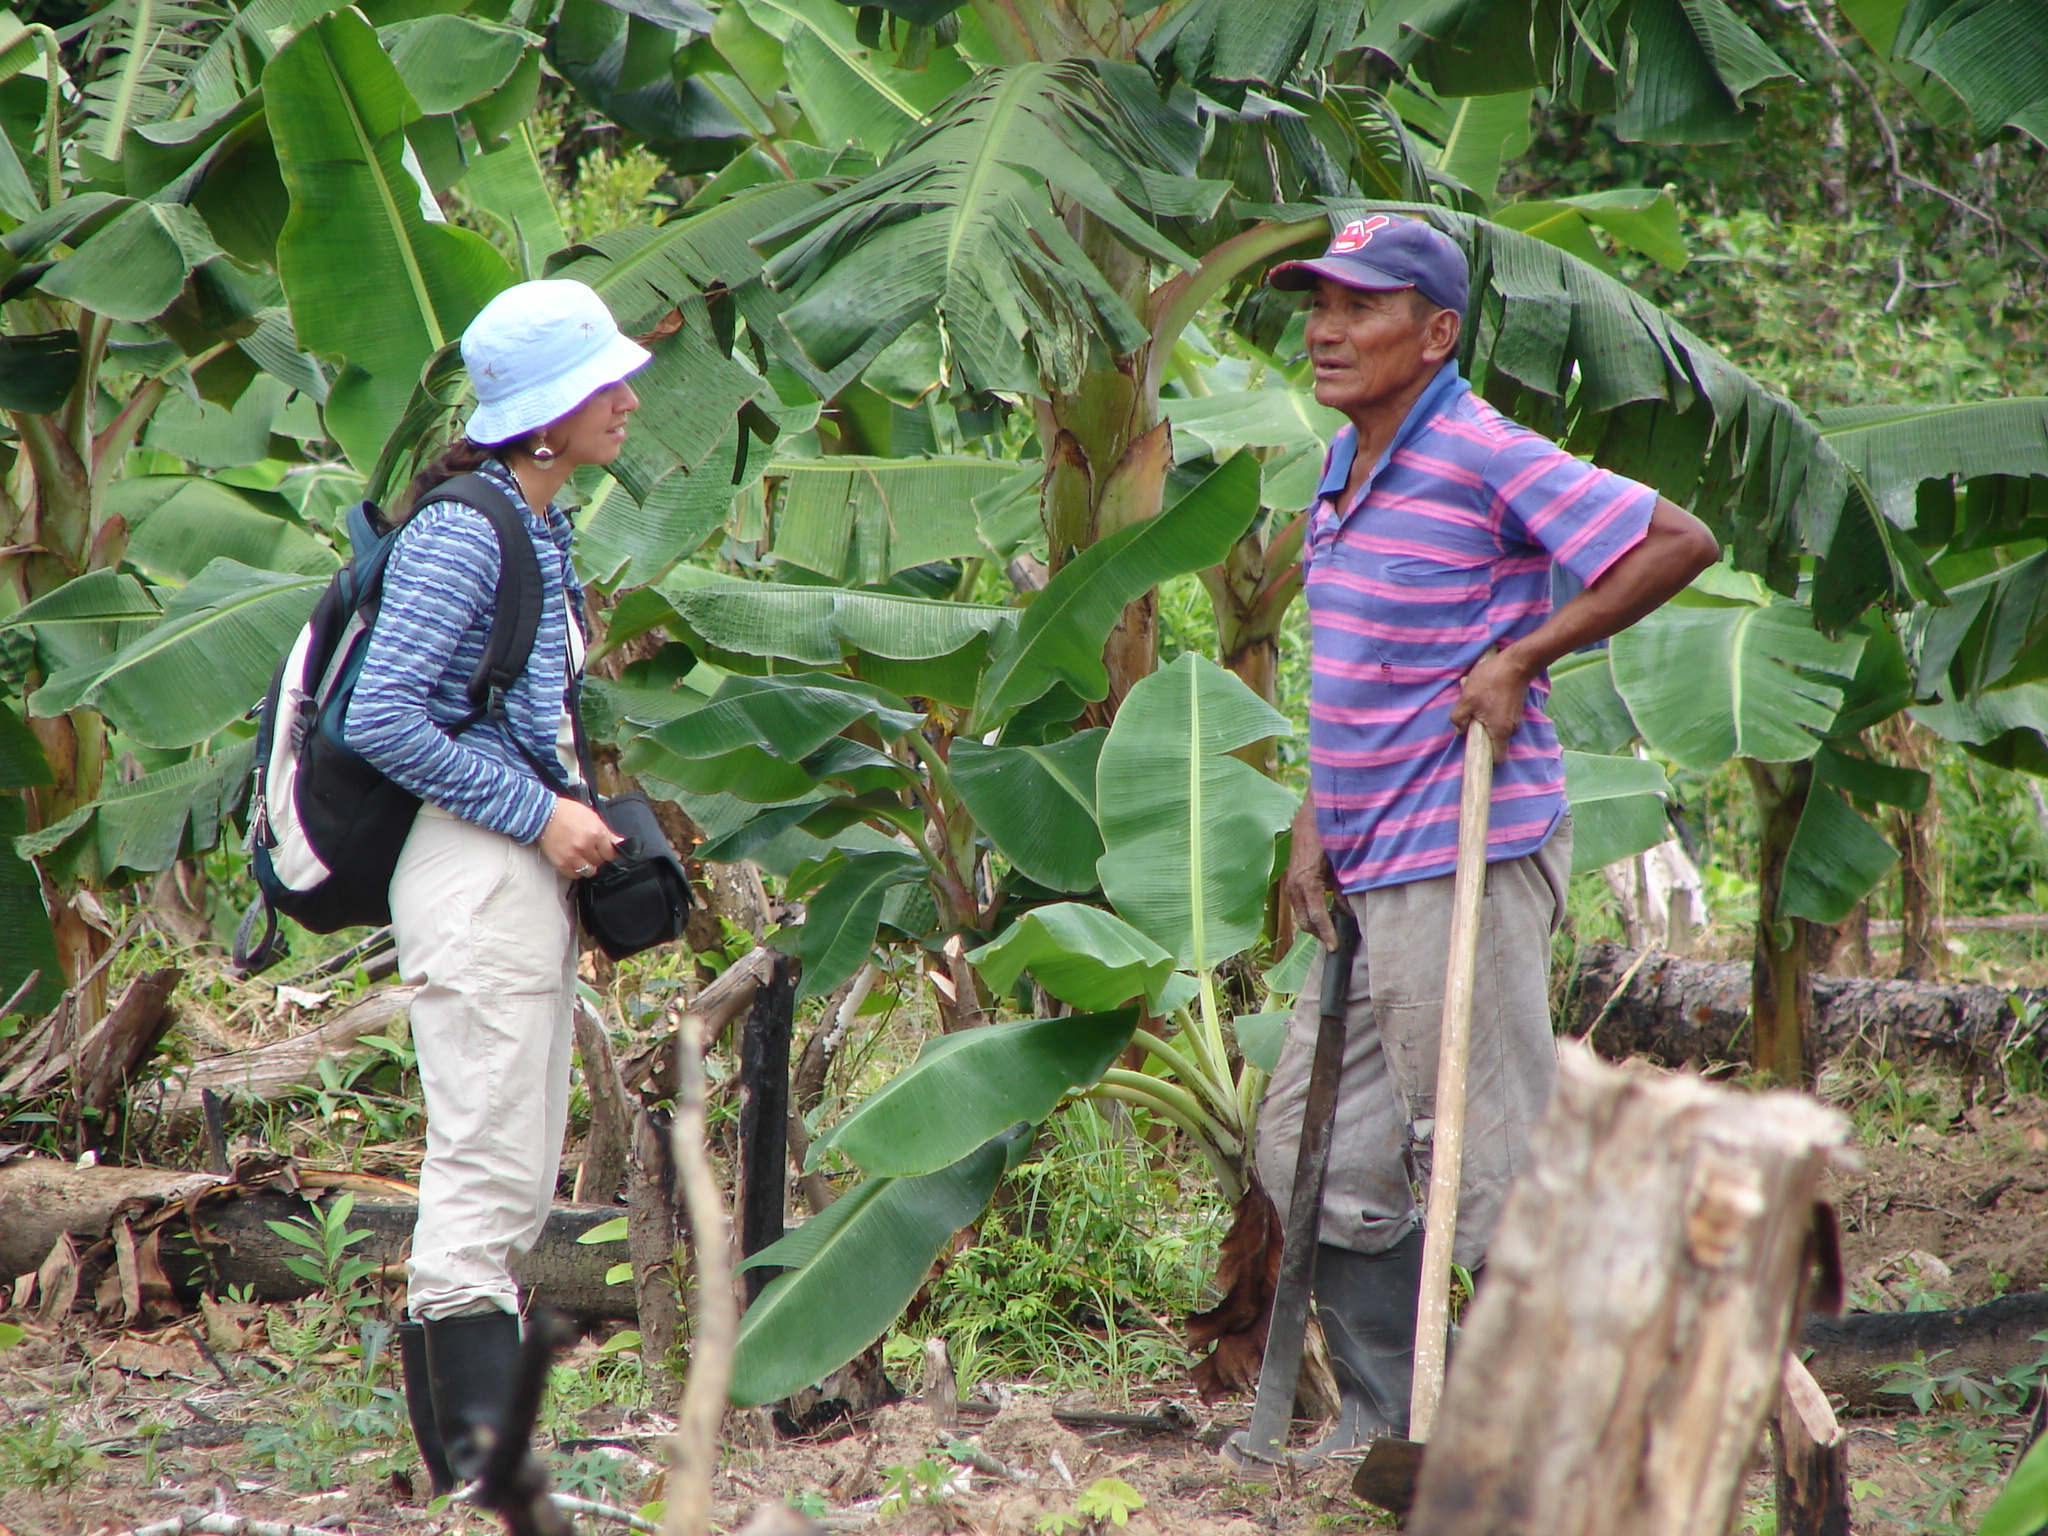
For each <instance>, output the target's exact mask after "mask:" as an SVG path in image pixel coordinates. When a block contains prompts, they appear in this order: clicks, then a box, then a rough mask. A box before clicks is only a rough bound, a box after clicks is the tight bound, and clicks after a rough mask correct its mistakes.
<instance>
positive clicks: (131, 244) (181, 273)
mask: <svg viewBox="0 0 2048 1536" xmlns="http://www.w3.org/2000/svg"><path fill="white" fill-rule="evenodd" d="M219 254H220V246H219V245H218V244H217V243H216V242H215V240H214V238H213V232H212V231H211V230H210V229H208V228H207V227H206V221H205V220H204V219H203V218H201V217H200V216H199V215H198V214H197V213H195V212H194V211H193V210H192V209H190V208H188V207H186V206H185V205H184V204H183V203H178V202H170V201H165V202H144V203H133V204H131V205H130V206H129V207H128V209H127V210H126V211H125V212H124V213H122V214H121V215H120V217H118V218H116V219H115V220H114V221H113V222H112V223H111V224H108V225H106V226H105V227H104V228H102V229H101V230H99V231H98V232H97V233H96V234H94V235H93V236H92V237H91V238H90V239H88V240H86V241H85V242H84V244H82V245H81V246H80V247H79V248H78V250H77V252H76V253H75V254H73V255H71V256H67V257H65V258H64V259H63V260H62V261H60V262H58V263H57V264H56V265H55V266H53V267H51V268H50V269H49V270H48V271H47V272H45V273H43V274H42V276H41V277H40V278H38V279H37V281H36V286H37V287H39V288H40V289H42V291H43V292H45V293H50V294H55V295H56V296H57V297H59V298H64V299H70V300H71V301H72V302H73V303H75V304H77V305H79V306H80V307H81V308H84V309H88V310H91V311H92V312H93V313H95V314H100V315H105V316H106V317H107V318H108V319H110V320H130V321H135V320H152V319H154V318H156V316H158V315H160V314H162V313H163V312H164V311H165V310H166V309H168V308H169V307H170V306H171V303H172V301H173V300H175V299H176V298H177V297H178V294H179V292H180V291H181V290H182V289H183V288H184V286H185V279H186V277H187V275H189V274H190V272H191V271H192V269H193V268H194V267H197V266H200V265H202V264H204V263H205V262H208V261H211V260H212V259H213V258H214V257H216V256H218V255H219Z"/></svg>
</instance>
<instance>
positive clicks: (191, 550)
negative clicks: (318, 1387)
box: [0, 0, 789, 1016]
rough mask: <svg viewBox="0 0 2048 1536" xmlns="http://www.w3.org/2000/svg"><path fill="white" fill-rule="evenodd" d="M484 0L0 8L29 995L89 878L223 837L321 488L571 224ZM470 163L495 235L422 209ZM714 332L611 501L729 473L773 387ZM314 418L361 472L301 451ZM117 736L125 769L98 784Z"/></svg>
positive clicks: (664, 363)
mask: <svg viewBox="0 0 2048 1536" xmlns="http://www.w3.org/2000/svg"><path fill="white" fill-rule="evenodd" d="M487 9H489V8H487ZM501 10H502V8H497V9H495V10H491V12H490V14H485V15H473V14H466V13H463V12H461V10H460V9H459V8H443V9H442V11H441V12H440V13H438V14H435V15H432V16H422V17H418V18H413V19H406V20H400V21H396V22H392V23H390V24H387V25H384V26H381V27H380V26H374V25H372V23H371V22H370V20H368V19H367V18H366V17H365V15H364V14H363V13H361V12H359V11H356V10H350V9H342V10H338V11H336V10H331V8H326V7H318V6H311V5H299V6H295V7H286V8H284V9H283V10H279V9H278V8H276V7H257V8H253V9H251V10H247V11H244V10H241V9H238V8H236V7H233V6H229V7H196V6H191V5H187V4H183V3H181V0H121V3H118V4H115V5H110V6H107V7H105V8H103V9H102V11H101V12H100V13H99V14H98V15H97V16H96V17H95V19H94V21H93V24H92V25H91V26H90V27H88V28H86V29H85V30H84V32H83V33H82V35H81V36H80V37H79V38H78V39H77V40H76V41H75V42H74V43H73V44H72V45H71V46H70V47H65V46H63V45H62V44H61V43H60V40H59V39H58V38H57V37H56V35H55V34H54V33H52V32H50V30H49V29H48V28H46V27H42V26H40V25H31V26H24V25H23V24H22V23H21V22H20V21H19V20H18V19H16V18H14V17H13V16H11V15H9V14H5V13H0V119H5V121H4V123H0V126H4V127H5V128H6V130H7V132H6V133H5V134H0V139H4V140H5V148H4V149H0V266H4V269H5V272H6V274H7V277H8V290H7V291H8V293H9V294H10V295H11V297H10V298H9V300H8V301H7V303H6V304H5V306H4V312H0V411H5V413H6V415H7V420H8V423H9V426H10V427H11V429H12V432H11V443H12V445H13V446H11V447H10V448H9V449H7V450H6V453H5V455H4V459H5V463H4V465H0V468H4V470H5V487H4V490H0V717H4V718H0V737H4V739H5V740H6V742H7V743H8V747H7V751H6V762H5V764H4V766H0V784H4V786H5V791H6V798H5V801H4V806H0V834H6V843H5V846H4V847H0V883H4V884H5V886H6V888H7V889H9V890H10V891H34V892H36V893H37V894H38V896H39V897H40V900H38V901H36V902H34V903H32V904H28V903H25V904H24V906H23V921H21V922H19V923H16V922H11V921H10V922H8V923H7V924H6V925H5V926H4V928H0V986H4V987H5V988H6V989H7V992H8V993H9V994H10V995H11V994H12V993H13V992H14V991H15V990H16V989H17V987H18V986H19V985H20V983H21V982H22V981H23V980H24V979H25V978H26V977H28V976H29V975H30V974H34V975H35V976H36V978H37V981H36V985H35V986H34V987H33V988H31V989H30V991H29V993H27V994H26V995H25V997H24V998H23V1006H27V1007H47V1006H49V1005H50V1004H52V1003H53V1002H54V1001H55V999H56V996H57V994H58V993H59V992H60V991H61V990H62V988H63V987H64V986H65V984H66V983H67V982H70V981H74V980H76V979H78V978H79V977H81V976H89V975H91V974H92V973H93V971H94V967H93V961H94V959H95V958H96V956H97V955H98V954H99V953H100V951H101V950H102V948H103V947H104V944H105V942H106V938H105V935H104V934H103V933H101V932H100V931H99V930H98V928H97V927H95V926H94V924H93V922H92V920H91V919H90V917H89V915H88V913H87V911H86V910H85V909H84V908H82V907H81V905H80V903H79V901H78V900H77V899H75V898H76V896H77V893H78V892H79V891H81V890H82V889H85V888H87V887H89V886H91V885H94V884H100V883H119V882H121V881H124V880H126V879H130V878H133V877H135V876H136V875H138V874H146V873H150V872H153V871H156V870H160V869H163V868H166V867H168V865H169V864H171V863H172V862H175V861H176V860H178V859H180V858H187V857H190V856H192V855H194V854H195V853H198V852H200V851H203V850H204V849H205V848H207V847H210V846H212V844H213V842H214V841H215V840H216V838H217V837H218V836H219V835H220V831H221V828H222V826H223V825H224V823H225V818H226V817H227V816H229V815H231V814H232V813H233V812H234V811H235V810H236V809H237V806H238V802H239V788H238V785H239V783H240V781H241V780H242V779H243V778H244V777H246V775H245V773H244V772H243V768H244V766H245V760H246V756H247V740H246V738H247V734H248V727H247V725H246V723H245V722H244V720H243V717H244V716H245V715H246V713H247V712H248V711H249V709H250V708H251V706H252V705H253V704H254V702H255V701H256V700H257V699H258V698H259V697H260V696H261V693H262V691H263V688H264V686H265V684H266V682H267V680H268V676H269V673H270V671H271V669H272V668H273V667H274V666H275V664H276V660H277V657H278V656H279V655H280V654H281V653H282V650H283V648H284V647H285V645H286V644H287V643H288V641H289V637H290V635H291V633H292V631H293V630H294V629H296V627H297V626H298V625H299V623H300V622H302V620H303V619H304V617H305V614H306V613H307V612H308V611H309V610H310V608H311V605H312V603H313V601H314V598H315V597H316V596H317V593H318V590H319V588H320V586H321V585H322V583H323V582H324V581H325V579H326V577H327V576H328V574H330V573H331V572H332V570H333V569H334V568H335V565H336V562H337V551H336V548H335V542H336V540H335V530H334V523H335V521H336V519H335V518H334V516H333V508H334V505H335V503H336V502H337V500H346V499H349V498H350V496H351V494H352V493H356V492H359V491H360V489H361V477H362V476H363V475H364V474H372V475H374V472H375V469H376V467H377V466H378V464H379V461H380V459H381V458H382V456H383V453H382V450H383V448H384V445H385V444H386V442H387V440H389V439H390V438H391V437H392V436H393V435H394V432H395V431H396V429H398V428H400V426H401V418H402V417H404V416H406V414H407V412H408V410H409V408H410V403H411V402H412V401H413V399H414V396H415V394H416V393H417V391H418V387H419V383H420V379H421V375H422V372H423V370H426V371H430V372H431V371H432V369H431V367H430V365H432V364H433V363H434V362H435V360H436V359H437V358H439V359H443V360H444V361H445V358H446V356H447V355H448V353H449V352H450V349H451V346H452V342H453V340H454V338H455V337H456V336H457V335H459V333H460V331H461V329H462V327H463V326H464V325H465V324H466V323H467V322H468V320H469V319H470V317H471V316H473V315H474V314H475V313H476V311H477V310H478V309H479V308H481V306H482V305H483V304H484V303H485V302H486V301H487V300H488V299H489V298H490V297H491V296H492V295H493V294H494V293H496V292H497V291H498V290H499V289H501V288H502V287H504V286H505V285H506V284H508V283H510V282H512V281H515V280H516V279H517V278H518V277H519V276H521V275H522V274H524V273H527V272H531V271H533V270H535V269H536V266H537V263H539V262H540V261H542V260H544V259H545V257H546V256H547V255H548V254H549V253H550V252H551V251H552V250H553V249H554V248H555V247H556V246H559V244H560V234H559V230H558V229H555V230H554V232H553V233H552V234H550V232H549V231H550V228H551V227H552V221H553V218H554V215H553V210H552V205H551V203H550V202H549V198H548V194H547V192H546V189H545V186H544V184H543V183H542V180H541V177H540V172H539V168H538V163H537V161H536V159H535V156H534V150H533V143H532V137H531V134H530V133H529V132H528V130H527V128H526V124H525V120H526V118H527V117H528V115H529V114H530V113H531V111H532V109H533V107H534V104H535V100H536V92H537V89H538V85H539V78H540V48H541V44H542V42H543V39H542V37H541V36H539V35H538V34H535V33H533V32H529V31H527V30H525V29H524V27H523V26H521V25H520V24H519V23H520V21H521V20H522V19H524V18H525V12H524V9H523V8H521V9H520V10H519V11H518V14H517V15H515V16H514V17H513V19H511V20H509V21H508V20H505V19H502V18H501V16H500V15H499V11H501ZM16 76H21V77H24V81H26V80H27V79H29V78H31V77H33V78H34V79H36V80H37V81H39V82H40V83H42V84H45V85H46V86H47V89H46V90H43V89H38V90H23V89H20V88H19V87H20V85H21V83H23V82H19V81H17V82H15V83H14V84H13V85H11V86H10V85H9V82H10V81H14V77H16ZM30 143H33V144H36V145H39V146H41V147H42V149H43V154H42V156H41V157H40V159H39V160H34V163H31V162H30V161H25V160H23V159H22V157H21V153H20V151H18V150H17V149H16V148H15V146H16V145H17V144H30ZM31 159H32V160H33V159H34V157H31ZM472 172H474V173H475V180H474V181H473V182H469V183H467V184H466V186H465V190H466V193H467V200H468V201H469V203H470V205H471V207H472V208H474V209H477V210H478V211H479V212H481V213H483V214H485V215H487V216H490V217H493V218H497V219H499V220H500V222H501V224H502V226H503V232H504V235H505V240H504V244H505V245H506V246H507V248H508V249H509V250H510V252H511V258H510V259H508V256H507V255H506V254H505V253H503V252H501V251H500V249H498V248H497V247H496V246H494V245H493V244H492V243H491V242H489V241H487V240H486V239H484V238H483V237H482V236H480V235H478V234H476V233H474V232H473V231H471V230H469V229H465V228H460V227H458V226H456V225H454V224H451V223H450V222H448V221H447V219H446V218H445V217H444V215H443V214H442V211H441V208H440V205H439V202H438V200H437V194H439V193H442V192H445V191H447V190H449V189H450V188H451V187H453V186H455V185H456V184H457V183H459V182H463V181H464V178H465V177H467V176H469V175H470V174H471V173H472ZM788 206H789V205H788V204H787V203H785V204H783V205H781V207H782V211H783V212H787V211H788ZM366 275H368V276H369V277H370V278H371V279H372V280H373V281H375V282H376V283H377V285H378V292H377V296H376V299H375V302H367V303H366V302H365V299H364V287H363V285H364V280H365V277H366ZM697 291H698V290H697V289H696V288H695V287H691V288H690V293H691V295H692V296H693V297H694V296H695V294H696V292H697ZM674 302H675V301H673V300H670V301H666V302H664V303H662V304H661V305H660V306H659V308H658V309H656V310H655V312H654V313H651V314H644V316H643V318H644V320H645V324H646V325H647V326H652V325H653V324H654V322H655V321H656V320H658V319H659V318H660V314H661V313H662V312H665V311H666V310H667V309H669V308H671V307H673V303H674ZM698 304H699V307H700V308H701V300H699V301H698ZM647 308H649V306H646V305H642V306H641V309H642V310H643V311H645V310H646V309H647ZM698 318H702V317H698ZM711 335H712V327H711V324H710V322H709V320H708V318H704V319H703V323H702V325H700V326H698V327H695V328H693V327H691V326H688V325H685V326H683V327H681V328H679V329H678V330H677V331H676V332H675V333H674V334H673V335H670V336H668V337H667V338H666V339H664V340H663V341H662V342H661V343H660V346H659V348H658V353H659V355H658V357H657V364H656V371H657V372H659V373H661V374H662V377H663V382H664V384H665V386H666V390H665V398H664V399H663V400H662V401H660V402H658V403H657V408H656V409H655V410H653V411H652V412H650V413H648V414H647V415H646V417H645V420H646V424H647V430H646V431H645V432H644V433H642V434H639V436H638V441H637V443H636V457H635V458H634V459H633V460H632V462H631V463H629V464H627V465H624V466H622V471H621V482H622V483H624V484H627V485H628V486H629V489H628V491H627V492H626V493H624V494H621V495H620V496H619V497H618V498H617V504H618V512H617V517H618V520H620V521H625V522H631V521H632V518H631V517H630V516H629V514H628V513H627V512H626V510H625V509H626V507H627V505H628V503H631V504H632V505H633V506H634V507H635V508H638V507H639V506H640V505H641V504H642V503H647V502H651V503H653V504H654V505H655V510H656V515H657V516H667V515H670V514H672V513H673V512H674V511H675V510H676V507H677V504H678V503H681V502H685V501H687V499H688V498H687V497H684V496H682V495H680V494H679V491H680V488H681V487H682V486H683V485H684V476H685V475H686V474H687V472H689V471H690V470H693V469H695V468H696V467H698V466H699V465H700V464H701V463H702V462H703V461H704V460H706V459H708V458H712V457H715V456H716V452H717V450H718V449H719V448H720V447H721V446H723V447H725V448H726V449H727V450H728V459H727V462H726V465H725V468H726V471H727V475H726V478H727V481H728V482H730V480H731V478H732V474H731V469H732V459H733V455H732V453H731V444H732V440H733V438H734V435H735V434H734V430H733V418H734V416H735V414H736V412H737V411H738V410H739V409H740V407H741V406H742V405H744V404H745V403H746V402H747V401H748V400H750V399H751V398H752V397H753V396H754V395H755V394H757V393H759V392H760V391H761V390H762V388H763V387H764V386H763V384H762V381H761V380H760V378H759V376H758V374H757V373H755V372H754V371H752V370H750V369H747V368H745V367H743V366H741V365H737V364H733V363H732V362H731V361H730V359H729V357H727V356H725V355H724V354H723V353H722V352H721V351H720V350H719V349H718V348H717V347H716V346H714V345H712V344H711V343H710V342H708V341H707V340H706V338H707V337H710V336H711ZM441 371H442V374H443V382H444V383H445V372H446V370H445V367H444V368H443V369H442V370H441ZM677 401H680V402H682V403H676V402H677ZM721 416H722V419H720V418H721ZM415 424H416V425H417V424H419V423H418V422H415ZM763 424H764V426H767V425H770V424H769V423H767V421H766V418H765V417H764V418H763ZM329 442H333V443H337V444H339V445H340V447H341V448H342V450H343V451H344V453H345V454H347V455H348V456H349V457H350V458H352V459H353V460H354V478H353V480H352V479H351V475H350V472H349V467H348V466H347V465H342V466H332V465H330V466H328V467H320V465H319V464H318V460H320V459H321V458H322V457H323V453H325V452H331V450H327V449H326V445H327V444H328V443H329ZM307 461H313V462H307ZM298 464H303V465H304V467H302V468H295V467H294V466H295V465H298ZM707 478H708V477H707ZM381 488H382V486H381V484H380V489H381ZM697 499H698V500H700V501H701V500H703V499H705V498H704V497H703V496H702V494H701V490H700V491H699V494H698V497H697ZM729 502H730V486H729V483H728V487H727V490H726V493H725V495H723V496H721V497H718V498H716V506H717V513H718V516H719V517H721V518H722V517H723V515H724V514H725V512H726V511H727V509H728V504H729ZM124 756H129V757H133V758H134V759H135V760H136V761H137V762H138V764H139V766H140V767H141V769H142V773H141V776H140V777H139V778H137V779H134V780H133V781H132V782H127V783H123V784H120V785H118V786H115V785H113V784H112V783H111V780H110V775H109V767H110V765H111V764H112V763H113V762H114V761H116V760H117V759H119V758H121V757H124ZM17 839H19V841H17ZM24 858H25V859H28V860H32V861H33V863H23V862H21V861H22V860H23V859H24ZM32 908H33V909H37V910H32ZM103 989H104V982H103V980H102V981H94V982H92V983H91V984H90V990H91V991H92V992H93V993H94V995H93V996H89V997H88V998H87V999H86V1007H87V1010H88V1012H90V1011H91V1010H92V1009H93V1008H94V1007H95V1006H97V1004H98V1003H99V1002H100V1001H101V1000H102V999H101V998H100V997H99V995H98V994H99V993H100V992H102V991H103ZM95 1016H96V1015H95Z"/></svg>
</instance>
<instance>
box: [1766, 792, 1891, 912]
mask: <svg viewBox="0 0 2048 1536" xmlns="http://www.w3.org/2000/svg"><path fill="white" fill-rule="evenodd" d="M1898 858H1899V856H1898V854H1897V852H1896V851H1894V849H1893V848H1892V845H1891V844H1890V843H1888V842H1886V841H1885V839H1884V835H1883V834H1882V833H1881V832H1879V831H1878V830H1877V828H1875V827H1873V826H1872V825H1871V824H1870V823H1869V822H1867V821H1865V820H1864V819H1863V817H1862V816H1861V815H1860V814H1858V813H1857V811H1856V809H1855V807H1853V806H1851V805H1850V804H1849V802H1848V801H1847V800H1845V799H1843V798H1842V796H1841V795H1840V794H1839V793H1838V792H1836V791H1835V790H1833V789H1831V788H1829V787H1828V786H1827V785H1825V784H1820V783H1816V784H1814V785H1813V787H1812V788H1811V789H1809V790H1808V791H1807V795H1806V807H1805V809H1804V810H1802V811H1801V812H1800V814H1799V826H1798V828H1797V829H1796V830H1795V831H1794V832H1793V834H1792V845H1791V847H1790V848H1788V849H1787V850H1786V851H1785V884H1784V887H1783V889H1782V890H1781V891H1780V892H1779V894H1778V911H1779V912H1780V914H1782V915H1783V916H1786V917H1805V918H1811V919H1812V920H1813V921H1815V922H1817V923H1839V922H1840V921H1841V920H1842V919H1843V918H1845V917H1847V916H1848V915H1849V913H1850V912H1851V911H1852V910H1854V908H1855V906H1856V903H1857V902H1859V901H1861V900H1862V899H1863V898H1864V897H1865V896H1867V895H1869V894H1870V892H1871V890H1872V889H1873V888H1874V887H1875V886H1876V885H1877V882H1878V881H1880V880H1882V879H1883V878H1884V876H1885V872H1886V871H1887V870H1889V869H1890V868H1891V867H1892V865H1894V864H1896V863H1897V862H1898Z"/></svg>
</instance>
